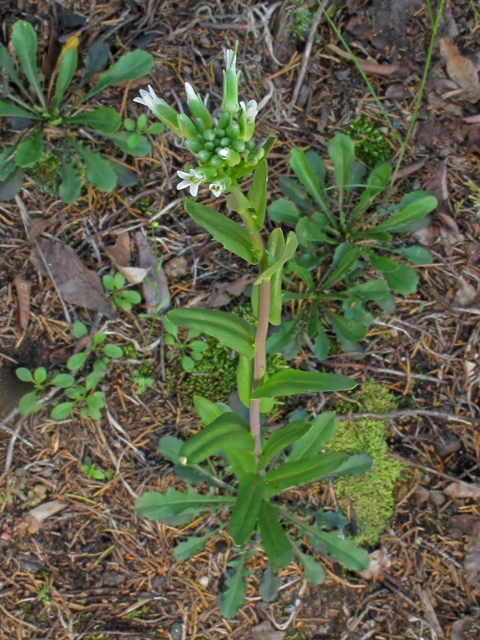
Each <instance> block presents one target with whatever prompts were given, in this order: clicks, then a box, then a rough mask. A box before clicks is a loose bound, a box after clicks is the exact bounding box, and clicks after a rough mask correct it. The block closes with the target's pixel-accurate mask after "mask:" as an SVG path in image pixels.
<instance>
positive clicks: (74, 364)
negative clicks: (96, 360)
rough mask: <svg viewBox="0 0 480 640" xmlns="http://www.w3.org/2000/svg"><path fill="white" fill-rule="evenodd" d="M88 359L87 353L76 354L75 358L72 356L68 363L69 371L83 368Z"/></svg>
mask: <svg viewBox="0 0 480 640" xmlns="http://www.w3.org/2000/svg"><path fill="white" fill-rule="evenodd" d="M86 359H87V354H86V353H85V351H80V353H75V354H74V355H73V356H70V358H69V359H68V362H67V369H68V370H69V371H77V369H80V367H83V365H84V364H85V361H86Z"/></svg>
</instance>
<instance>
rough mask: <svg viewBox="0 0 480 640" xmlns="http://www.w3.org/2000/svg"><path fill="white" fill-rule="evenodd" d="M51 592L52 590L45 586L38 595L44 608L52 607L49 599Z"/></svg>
mask: <svg viewBox="0 0 480 640" xmlns="http://www.w3.org/2000/svg"><path fill="white" fill-rule="evenodd" d="M49 590H50V588H49V586H48V584H44V585H43V587H42V588H41V589H40V591H39V592H38V594H37V600H38V602H41V603H42V604H43V606H44V607H49V606H50V598H49V597H48V592H49Z"/></svg>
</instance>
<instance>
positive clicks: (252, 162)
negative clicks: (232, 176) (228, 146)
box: [247, 156, 260, 167]
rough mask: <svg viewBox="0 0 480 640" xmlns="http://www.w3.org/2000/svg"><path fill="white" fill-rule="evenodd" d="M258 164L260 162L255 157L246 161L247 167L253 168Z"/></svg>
mask: <svg viewBox="0 0 480 640" xmlns="http://www.w3.org/2000/svg"><path fill="white" fill-rule="evenodd" d="M259 162H260V160H259V159H258V158H257V157H256V156H251V157H250V158H249V159H248V160H247V165H248V166H249V167H255V166H257V164H258V163H259Z"/></svg>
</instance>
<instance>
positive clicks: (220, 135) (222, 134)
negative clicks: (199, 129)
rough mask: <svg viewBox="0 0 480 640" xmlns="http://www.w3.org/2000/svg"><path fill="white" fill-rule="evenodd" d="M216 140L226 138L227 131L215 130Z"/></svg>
mask: <svg viewBox="0 0 480 640" xmlns="http://www.w3.org/2000/svg"><path fill="white" fill-rule="evenodd" d="M215 137H216V138H224V137H225V129H216V130H215Z"/></svg>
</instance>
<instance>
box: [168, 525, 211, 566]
mask: <svg viewBox="0 0 480 640" xmlns="http://www.w3.org/2000/svg"><path fill="white" fill-rule="evenodd" d="M211 536H212V532H211V531H210V532H209V533H207V534H206V535H204V536H199V537H195V536H192V537H191V538H187V540H185V542H179V543H178V544H177V546H176V547H175V548H174V550H173V557H174V558H175V560H178V561H179V562H181V561H183V560H188V559H189V558H193V557H194V556H195V555H197V553H198V552H199V551H203V550H204V549H205V547H206V546H207V542H208V540H209V539H210V538H211Z"/></svg>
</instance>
